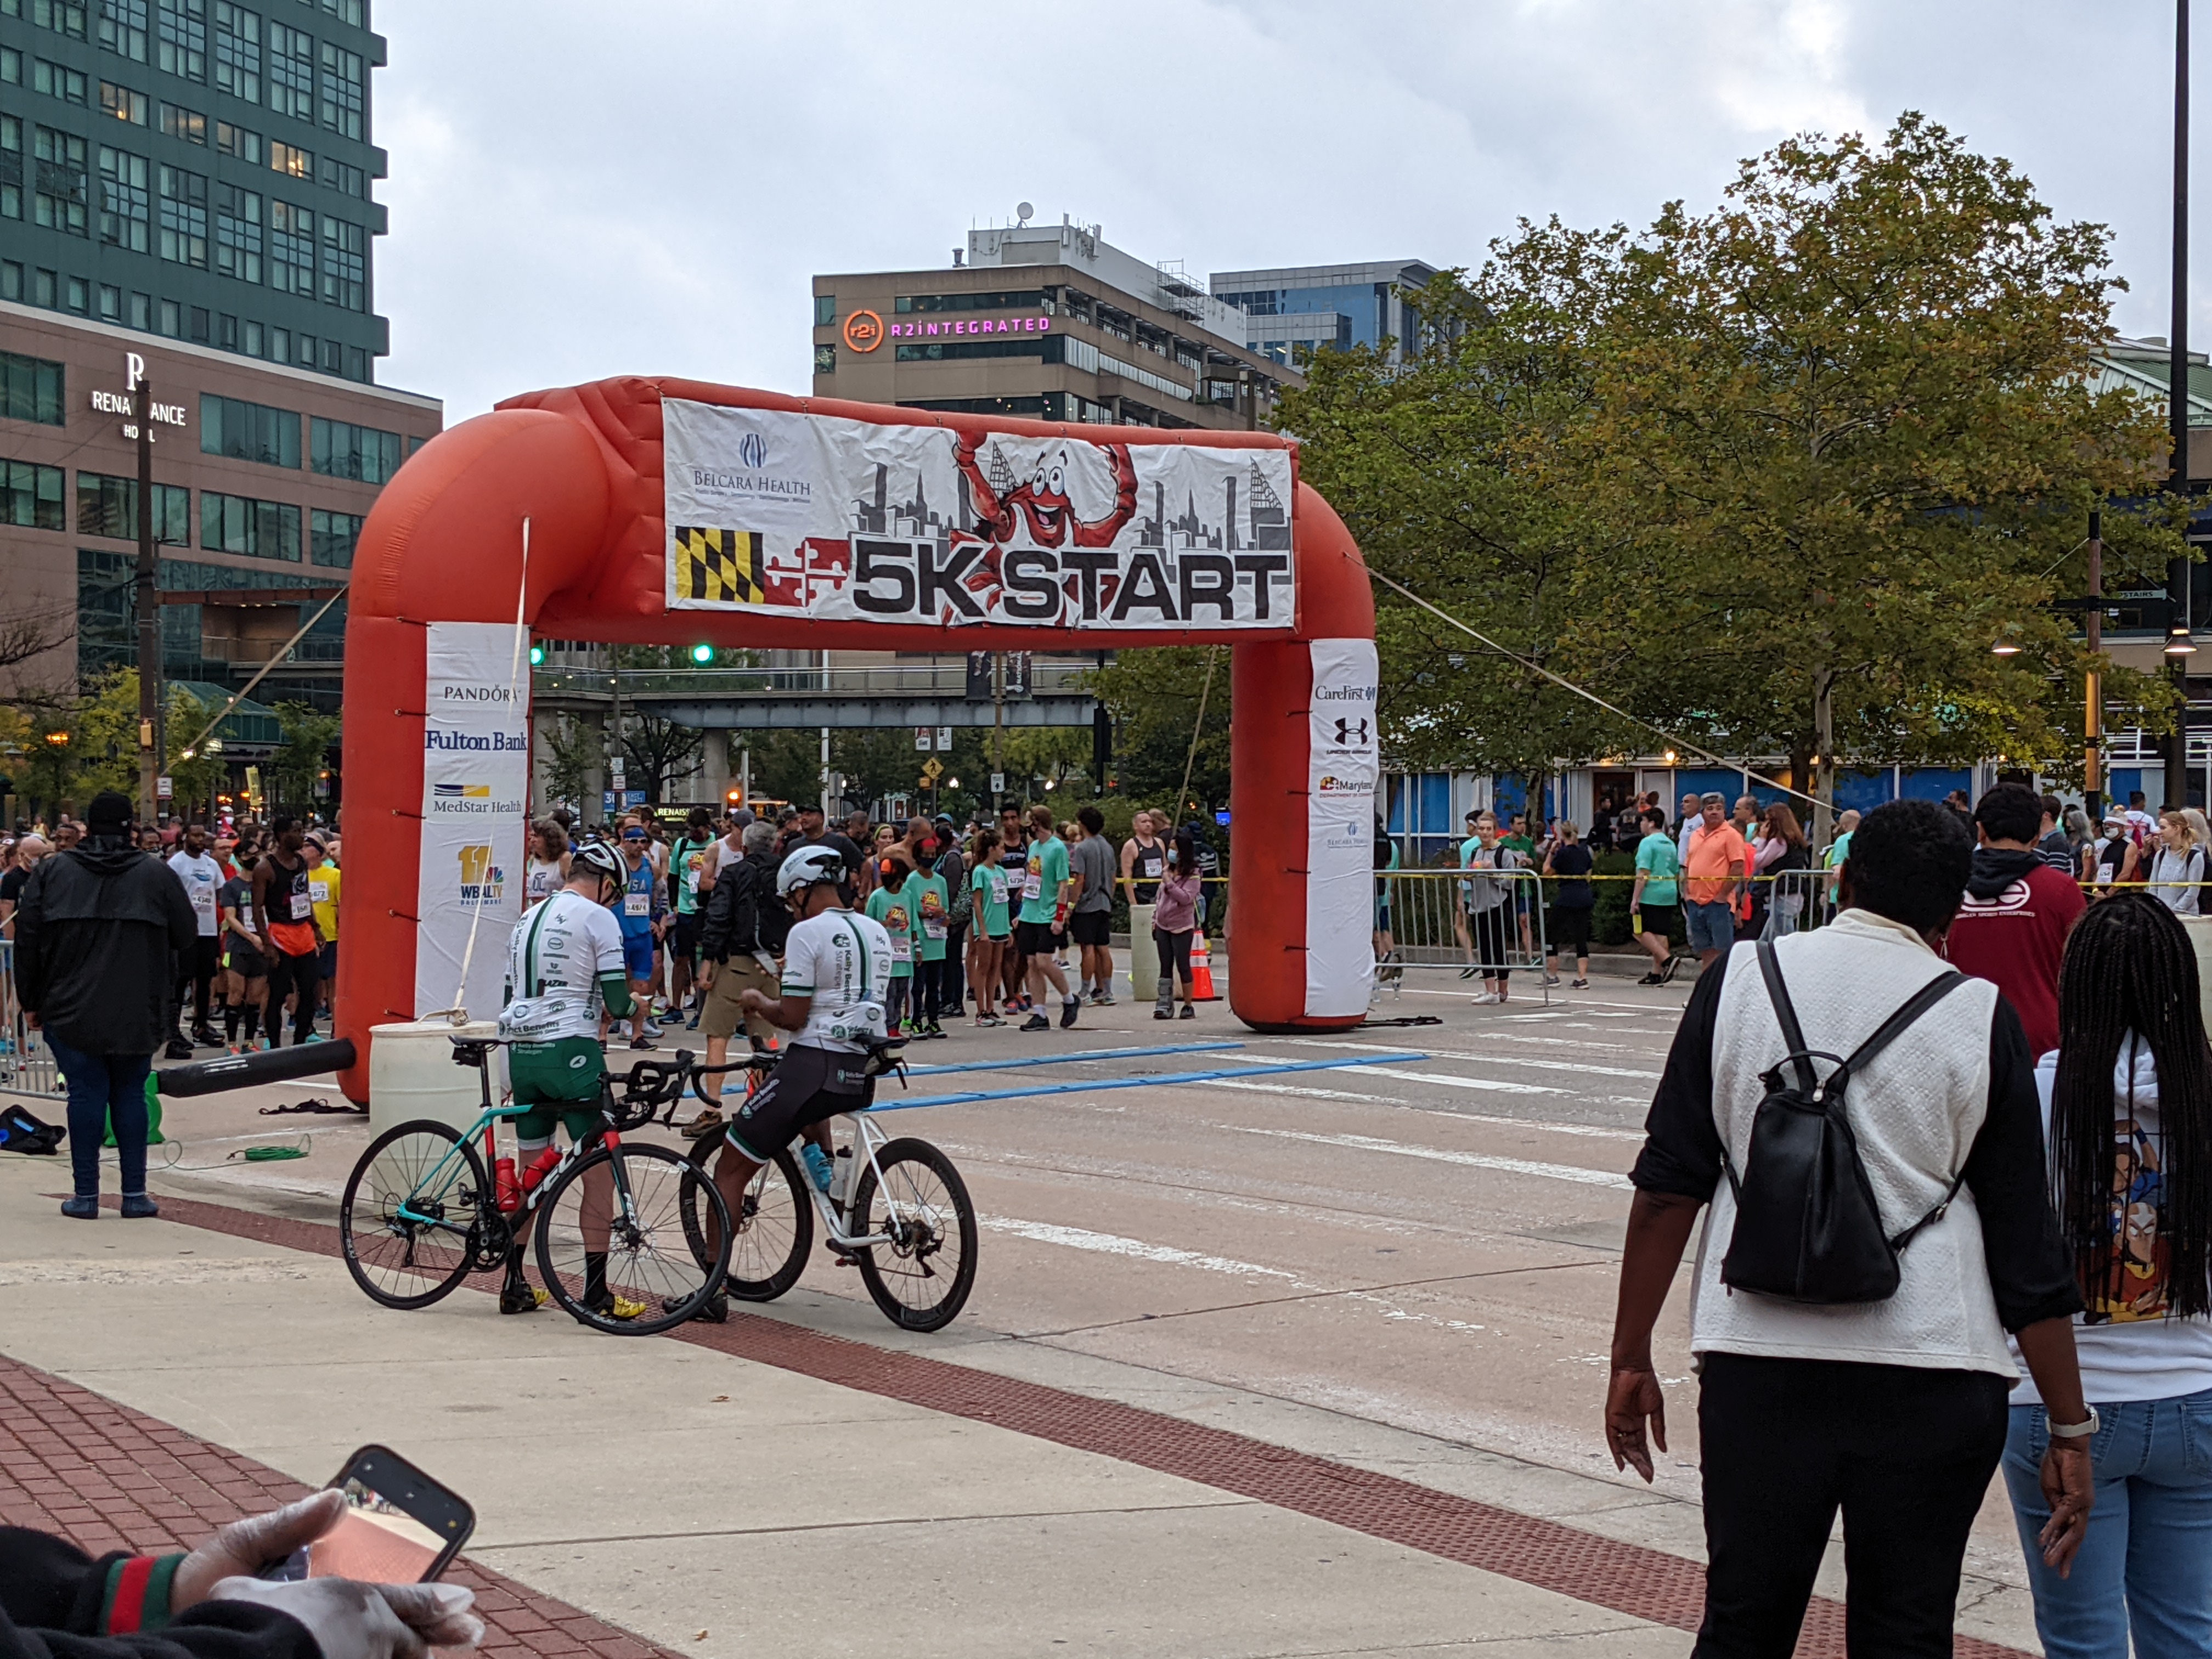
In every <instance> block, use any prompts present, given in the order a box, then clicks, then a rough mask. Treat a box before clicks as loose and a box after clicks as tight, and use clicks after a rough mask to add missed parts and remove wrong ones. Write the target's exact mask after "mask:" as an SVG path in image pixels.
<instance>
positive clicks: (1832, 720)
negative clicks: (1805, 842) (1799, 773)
mask: <svg viewBox="0 0 2212 1659" xmlns="http://www.w3.org/2000/svg"><path fill="white" fill-rule="evenodd" d="M1835 690H1836V671H1835V670H1834V669H1832V668H1816V669H1814V671H1813V767H1814V785H1813V787H1812V789H1811V790H1810V791H1809V792H1808V793H1811V794H1812V795H1813V796H1814V798H1815V800H1816V803H1817V804H1816V805H1814V808H1813V845H1814V847H1816V848H1820V847H1826V845H1827V844H1828V838H1829V836H1830V835H1831V834H1832V832H1833V830H1834V828H1835V822H1836V705H1835Z"/></svg>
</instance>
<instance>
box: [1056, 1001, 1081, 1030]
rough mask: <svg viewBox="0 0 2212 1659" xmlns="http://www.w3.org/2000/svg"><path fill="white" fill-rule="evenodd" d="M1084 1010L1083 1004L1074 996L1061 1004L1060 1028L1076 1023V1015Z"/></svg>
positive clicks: (1064, 1028) (1063, 1028)
mask: <svg viewBox="0 0 2212 1659" xmlns="http://www.w3.org/2000/svg"><path fill="white" fill-rule="evenodd" d="M1081 1012H1083V1004H1082V1003H1081V1002H1080V1001H1079V1000H1077V999H1075V998H1073V997H1070V998H1068V999H1067V1000H1066V1001H1065V1002H1063V1003H1061V1004H1060V1030H1063V1031H1064V1030H1066V1029H1067V1028H1068V1027H1069V1026H1071V1025H1073V1024H1075V1017H1076V1015H1078V1014H1079V1013H1081Z"/></svg>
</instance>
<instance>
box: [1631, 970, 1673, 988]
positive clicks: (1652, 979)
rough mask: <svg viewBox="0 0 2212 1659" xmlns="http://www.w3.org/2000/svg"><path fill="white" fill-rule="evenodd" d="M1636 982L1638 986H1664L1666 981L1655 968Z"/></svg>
mask: <svg viewBox="0 0 2212 1659" xmlns="http://www.w3.org/2000/svg"><path fill="white" fill-rule="evenodd" d="M1636 982H1637V983H1638V985H1664V984H1665V983H1666V982H1667V981H1666V978H1665V976H1664V975H1662V974H1661V973H1660V971H1659V970H1658V969H1656V968H1654V969H1652V970H1651V971H1650V973H1648V974H1646V975H1644V977H1643V978H1642V979H1639V980H1638V981H1636Z"/></svg>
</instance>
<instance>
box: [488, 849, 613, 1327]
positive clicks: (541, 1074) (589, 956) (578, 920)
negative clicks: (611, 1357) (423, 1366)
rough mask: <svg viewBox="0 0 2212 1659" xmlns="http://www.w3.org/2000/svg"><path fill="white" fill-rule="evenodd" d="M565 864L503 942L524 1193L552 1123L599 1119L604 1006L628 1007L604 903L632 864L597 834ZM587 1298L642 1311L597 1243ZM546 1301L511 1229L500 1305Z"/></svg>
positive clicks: (507, 1308) (548, 1152) (521, 1309)
mask: <svg viewBox="0 0 2212 1659" xmlns="http://www.w3.org/2000/svg"><path fill="white" fill-rule="evenodd" d="M568 869H569V875H568V885H566V886H565V887H563V888H562V889H561V890H559V891H557V892H556V893H555V894H554V895H553V896H552V897H550V898H549V899H547V900H546V901H545V902H544V903H543V904H540V905H538V906H537V907H535V908H533V909H532V910H531V912H530V913H529V915H526V916H525V917H524V918H523V919H522V920H521V921H520V922H519V923H517V924H516V926H515V929H514V933H513V937H512V939H510V941H509V944H508V946H507V1007H506V1009H505V1011H504V1012H502V1013H501V1015H500V1031H501V1035H502V1036H506V1037H507V1038H508V1039H509V1042H510V1046H509V1048H508V1049H507V1074H508V1079H509V1080H510V1082H511V1083H512V1084H513V1091H514V1103H515V1104H516V1105H518V1106H527V1107H528V1108H529V1110H528V1111H526V1112H525V1113H523V1114H522V1115H520V1117H517V1118H516V1119H514V1139H515V1160H514V1162H515V1168H516V1170H517V1171H518V1172H519V1174H520V1177H521V1181H522V1184H523V1188H524V1190H525V1191H527V1190H529V1189H530V1188H533V1187H535V1186H536V1185H537V1184H538V1182H541V1181H543V1180H544V1178H545V1176H547V1175H548V1174H549V1173H550V1171H551V1170H552V1169H553V1167H554V1165H555V1164H557V1163H558V1162H559V1158H558V1155H557V1154H556V1152H555V1151H554V1146H553V1130H554V1126H555V1125H556V1123H557V1124H560V1125H562V1127H566V1128H567V1129H568V1138H569V1139H571V1140H581V1139H583V1138H584V1137H585V1136H586V1135H587V1134H589V1133H591V1132H592V1130H593V1129H595V1128H597V1127H599V1097H600V1079H602V1078H603V1077H604V1076H605V1073H606V1069H607V1057H606V1050H605V1048H604V1047H602V1046H601V1044H600V1042H599V1019H600V1016H601V1011H602V1009H604V1010H605V1012H607V1013H609V1014H612V1015H613V1016H614V1017H615V1018H617V1019H619V1018H623V1016H625V1015H627V1014H629V1012H631V1007H632V1003H631V999H630V990H629V976H628V974H627V971H626V970H625V969H624V967H623V936H622V926H621V924H620V923H619V922H617V921H616V920H615V915H614V912H613V911H612V910H611V909H610V908H608V906H609V905H610V904H611V903H612V902H614V900H615V899H616V898H617V897H618V896H620V895H621V893H622V891H623V887H624V885H625V882H626V878H627V877H628V875H629V872H628V871H627V870H626V869H625V868H624V867H623V860H622V859H621V857H620V856H619V855H618V854H617V853H616V852H615V851H614V849H613V848H610V847H607V846H605V844H604V843H601V842H592V844H591V845H589V846H587V847H585V848H581V849H580V850H579V851H578V852H577V854H575V856H574V859H572V860H570V862H569V866H568ZM595 1279H596V1283H594V1280H595ZM584 1297H585V1300H586V1302H587V1303H590V1304H592V1305H594V1306H600V1307H605V1306H606V1305H608V1304H611V1305H612V1308H613V1310H614V1312H615V1314H616V1316H617V1317H620V1318H631V1319H634V1318H635V1317H636V1316H638V1315H639V1314H641V1313H643V1312H644V1311H645V1304H642V1303H639V1302H632V1301H630V1300H629V1298H628V1297H618V1296H614V1295H612V1294H611V1293H610V1292H609V1291H608V1290H607V1285H606V1255H605V1253H604V1252H600V1253H598V1254H597V1255H592V1254H591V1253H586V1255H585V1258H584ZM546 1300H547V1297H546V1293H545V1292H544V1291H541V1290H535V1289H533V1288H532V1286H531V1285H527V1284H526V1283H525V1282H524V1280H523V1277H522V1236H521V1230H520V1228H518V1229H517V1230H516V1232H515V1237H514V1238H513V1241H512V1243H510V1244H509V1246H508V1249H507V1279H506V1282H505V1283H504V1285H501V1289H500V1293H499V1310H500V1311H501V1313H506V1314H512V1313H528V1312H530V1311H531V1310H533V1309H535V1308H540V1307H543V1306H544V1304H545V1302H546Z"/></svg>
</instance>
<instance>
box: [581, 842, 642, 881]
mask: <svg viewBox="0 0 2212 1659" xmlns="http://www.w3.org/2000/svg"><path fill="white" fill-rule="evenodd" d="M568 868H569V869H570V871H572V872H574V871H579V870H589V871H590V872H592V874H594V875H596V876H601V877H604V878H605V879H607V880H608V881H611V882H612V883H614V884H615V885H617V887H619V886H620V885H621V884H622V883H623V879H624V878H626V877H627V876H628V875H629V871H628V870H627V869H625V868H624V867H623V861H622V855H621V854H618V853H617V852H616V851H615V849H614V848H611V847H610V846H608V845H607V844H606V843H605V842H602V841H593V842H586V843H585V844H584V845H583V846H581V847H580V848H577V849H576V855H575V856H574V858H572V859H570V860H568Z"/></svg>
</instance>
